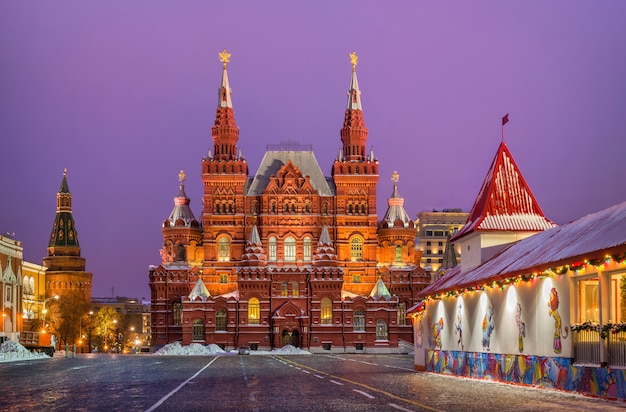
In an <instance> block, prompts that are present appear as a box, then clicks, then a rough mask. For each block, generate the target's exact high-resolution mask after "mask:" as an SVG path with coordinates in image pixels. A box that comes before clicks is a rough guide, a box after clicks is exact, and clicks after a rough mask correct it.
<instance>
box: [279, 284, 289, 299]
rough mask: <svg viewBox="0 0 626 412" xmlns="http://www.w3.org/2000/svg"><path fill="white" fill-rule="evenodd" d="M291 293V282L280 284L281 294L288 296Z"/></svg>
mask: <svg viewBox="0 0 626 412" xmlns="http://www.w3.org/2000/svg"><path fill="white" fill-rule="evenodd" d="M288 295H289V283H287V282H283V283H281V285H280V296H288Z"/></svg>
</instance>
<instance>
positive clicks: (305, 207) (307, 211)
mask: <svg viewBox="0 0 626 412" xmlns="http://www.w3.org/2000/svg"><path fill="white" fill-rule="evenodd" d="M304 212H305V213H310V212H311V205H309V204H308V203H307V204H306V205H304Z"/></svg>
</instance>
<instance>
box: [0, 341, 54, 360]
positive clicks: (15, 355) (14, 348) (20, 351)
mask: <svg viewBox="0 0 626 412" xmlns="http://www.w3.org/2000/svg"><path fill="white" fill-rule="evenodd" d="M41 358H49V356H48V355H46V354H44V353H33V352H31V351H29V350H28V349H26V348H25V347H24V346H22V345H21V344H19V343H18V342H13V341H11V340H8V341H6V342H3V343H2V344H1V345H0V362H11V361H16V360H25V359H41Z"/></svg>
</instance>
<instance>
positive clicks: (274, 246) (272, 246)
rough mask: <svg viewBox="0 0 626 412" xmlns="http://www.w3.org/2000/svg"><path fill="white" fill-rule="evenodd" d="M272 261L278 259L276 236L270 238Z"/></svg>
mask: <svg viewBox="0 0 626 412" xmlns="http://www.w3.org/2000/svg"><path fill="white" fill-rule="evenodd" d="M270 261H271V262H275V261H276V238H275V237H274V236H272V237H271V238H270Z"/></svg>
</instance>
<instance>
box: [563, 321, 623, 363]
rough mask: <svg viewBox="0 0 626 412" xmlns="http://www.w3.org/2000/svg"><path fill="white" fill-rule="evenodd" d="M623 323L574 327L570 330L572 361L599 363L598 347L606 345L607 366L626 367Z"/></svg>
mask: <svg viewBox="0 0 626 412" xmlns="http://www.w3.org/2000/svg"><path fill="white" fill-rule="evenodd" d="M623 325H624V324H618V325H605V326H604V327H603V328H600V327H599V326H595V327H585V328H576V329H573V330H572V334H573V335H572V338H573V342H574V363H577V364H592V365H600V348H601V345H606V356H607V359H606V362H607V364H608V366H613V367H626V329H624V330H622V329H623V328H622V327H621V326H623Z"/></svg>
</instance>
